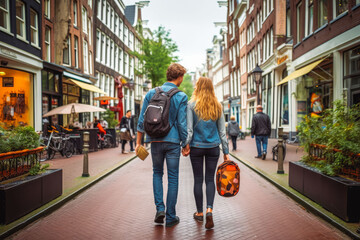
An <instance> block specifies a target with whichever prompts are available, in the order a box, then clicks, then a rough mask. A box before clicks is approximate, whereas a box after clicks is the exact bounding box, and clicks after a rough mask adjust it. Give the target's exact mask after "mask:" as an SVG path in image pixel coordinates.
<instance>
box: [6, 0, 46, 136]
mask: <svg viewBox="0 0 360 240" xmlns="http://www.w3.org/2000/svg"><path fill="white" fill-rule="evenodd" d="M0 13H1V14H0V15H1V19H0V39H1V41H0V80H1V83H0V107H1V111H0V119H1V121H0V122H1V125H2V126H3V127H12V126H18V125H29V126H33V127H34V128H35V130H37V131H40V130H41V69H42V60H41V44H40V41H41V40H40V39H41V33H42V22H41V2H40V1H34V0H21V1H20V0H16V1H15V0H4V1H1V4H0Z"/></svg>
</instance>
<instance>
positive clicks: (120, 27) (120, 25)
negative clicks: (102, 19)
mask: <svg viewBox="0 0 360 240" xmlns="http://www.w3.org/2000/svg"><path fill="white" fill-rule="evenodd" d="M122 28H123V22H122V21H121V19H120V18H119V33H118V37H119V38H120V39H122Z"/></svg>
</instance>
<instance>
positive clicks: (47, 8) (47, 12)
mask: <svg viewBox="0 0 360 240" xmlns="http://www.w3.org/2000/svg"><path fill="white" fill-rule="evenodd" d="M50 9H51V8H50V0H44V15H45V17H47V18H50Z"/></svg>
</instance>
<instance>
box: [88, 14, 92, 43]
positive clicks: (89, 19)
mask: <svg viewBox="0 0 360 240" xmlns="http://www.w3.org/2000/svg"><path fill="white" fill-rule="evenodd" d="M87 28H88V39H89V44H90V45H92V41H91V40H92V34H91V32H92V23H91V18H88V25H87Z"/></svg>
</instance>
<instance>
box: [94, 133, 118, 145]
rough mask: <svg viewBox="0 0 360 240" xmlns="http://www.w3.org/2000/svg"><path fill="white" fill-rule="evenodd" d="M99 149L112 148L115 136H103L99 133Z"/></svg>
mask: <svg viewBox="0 0 360 240" xmlns="http://www.w3.org/2000/svg"><path fill="white" fill-rule="evenodd" d="M97 143H98V149H104V148H111V147H112V146H113V145H114V138H113V137H112V136H111V135H110V134H105V135H104V136H103V137H102V136H101V134H99V133H98V142H97Z"/></svg>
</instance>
